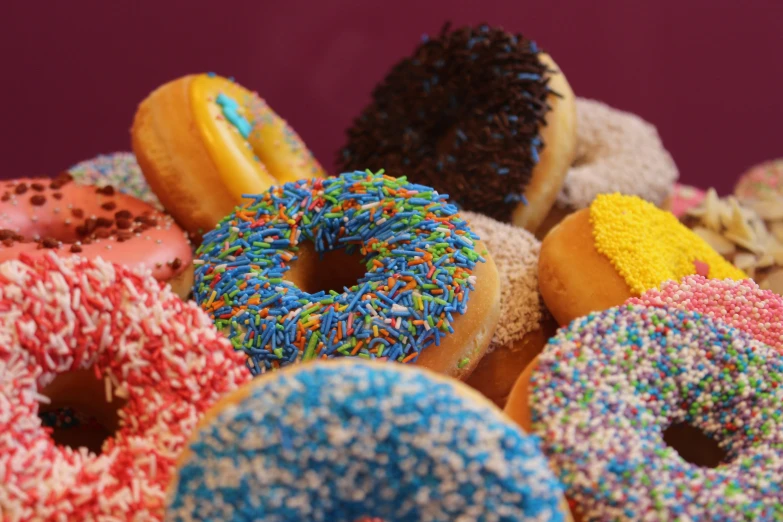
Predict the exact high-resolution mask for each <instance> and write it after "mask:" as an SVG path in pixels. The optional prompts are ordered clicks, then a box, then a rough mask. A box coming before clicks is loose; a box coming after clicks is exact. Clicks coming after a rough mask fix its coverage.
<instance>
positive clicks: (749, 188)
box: [734, 159, 783, 199]
mask: <svg viewBox="0 0 783 522" xmlns="http://www.w3.org/2000/svg"><path fill="white" fill-rule="evenodd" d="M782 182H783V159H777V160H772V161H765V162H764V163H761V164H759V165H755V166H753V167H751V168H750V169H748V170H747V171H746V172H745V173H744V174H742V176H740V178H739V180H738V181H737V185H736V186H735V187H734V194H736V195H737V197H738V198H740V199H765V198H769V197H773V198H774V197H775V196H780V195H783V183H782Z"/></svg>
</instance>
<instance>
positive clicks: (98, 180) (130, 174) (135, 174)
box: [68, 152, 163, 210]
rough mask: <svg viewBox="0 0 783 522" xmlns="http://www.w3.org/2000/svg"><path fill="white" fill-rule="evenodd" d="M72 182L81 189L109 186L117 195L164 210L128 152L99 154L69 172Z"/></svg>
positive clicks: (134, 159)
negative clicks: (120, 193)
mask: <svg viewBox="0 0 783 522" xmlns="http://www.w3.org/2000/svg"><path fill="white" fill-rule="evenodd" d="M68 173H69V174H70V175H71V177H73V180H74V181H75V182H76V183H78V184H80V185H93V186H96V187H100V188H103V187H106V186H108V185H111V186H112V187H114V188H115V189H117V190H118V191H119V192H122V193H123V194H128V195H130V196H133V197H134V198H137V199H140V200H142V201H144V202H145V203H148V204H150V205H152V206H153V207H155V208H157V209H158V210H163V206H162V205H161V204H160V201H158V197H157V196H156V195H155V193H154V192H152V189H151V188H150V186H149V185H148V184H147V180H146V179H144V174H142V173H141V168H140V167H139V164H138V163H137V162H136V156H134V155H133V153H131V152H114V153H112V154H101V155H99V156H96V157H94V158H92V159H89V160H85V161H82V162H80V163H77V164H76V165H74V166H73V167H71V168H69V169H68Z"/></svg>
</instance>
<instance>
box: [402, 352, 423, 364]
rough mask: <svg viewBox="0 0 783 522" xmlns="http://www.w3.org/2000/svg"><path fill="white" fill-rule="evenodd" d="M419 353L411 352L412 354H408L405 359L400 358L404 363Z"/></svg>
mask: <svg viewBox="0 0 783 522" xmlns="http://www.w3.org/2000/svg"><path fill="white" fill-rule="evenodd" d="M418 355H419V353H418V352H413V353H412V354H409V355H408V356H407V357H406V358H405V359H403V360H402V362H404V363H406V362H409V361H411V360H413V359H415V358H416V357H417V356H418Z"/></svg>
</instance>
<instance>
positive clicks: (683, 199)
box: [670, 183, 707, 218]
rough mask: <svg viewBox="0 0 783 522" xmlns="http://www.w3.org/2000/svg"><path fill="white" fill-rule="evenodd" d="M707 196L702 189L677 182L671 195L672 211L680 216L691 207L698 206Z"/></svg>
mask: <svg viewBox="0 0 783 522" xmlns="http://www.w3.org/2000/svg"><path fill="white" fill-rule="evenodd" d="M706 196H707V193H706V192H704V191H703V190H701V189H698V188H696V187H691V186H690V185H681V184H679V183H676V184H675V185H674V191H672V195H671V204H670V205H671V209H670V212H671V213H672V214H674V215H675V216H677V217H678V218H680V217H682V216H684V215H685V213H686V212H688V211H689V210H690V209H692V208H695V207H698V206H699V205H700V204H701V202H702V201H704V198H705V197H706Z"/></svg>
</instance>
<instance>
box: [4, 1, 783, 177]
mask: <svg viewBox="0 0 783 522" xmlns="http://www.w3.org/2000/svg"><path fill="white" fill-rule="evenodd" d="M6 3H7V4H9V5H5V6H4V7H3V9H2V10H0V48H2V58H3V66H4V69H3V77H4V80H3V81H2V82H0V97H1V98H2V100H3V111H2V114H3V117H2V118H0V136H2V137H3V143H4V145H5V146H4V148H3V150H4V154H5V168H4V169H2V171H0V178H12V177H17V176H29V175H38V174H52V173H55V172H57V171H58V170H60V169H63V168H65V167H67V166H69V165H70V164H72V163H74V162H76V161H78V160H81V159H84V158H87V157H90V156H92V155H95V154H97V153H100V152H108V151H112V150H127V149H129V147H130V145H129V138H128V128H129V126H130V123H131V120H132V117H133V113H134V110H135V107H136V105H137V103H138V102H139V101H140V100H141V99H142V98H143V97H144V96H145V95H146V94H147V93H148V92H149V91H150V90H152V89H153V88H155V87H156V86H157V85H158V84H161V83H163V82H165V81H167V80H170V79H173V78H174V77H177V76H179V75H183V74H186V73H190V72H198V71H208V70H213V71H215V72H218V73H221V74H224V75H227V76H228V75H233V76H235V77H236V78H237V79H238V80H239V81H240V82H241V83H243V84H245V85H247V86H249V87H252V88H253V89H256V90H258V91H259V92H260V93H261V94H262V96H264V97H265V98H267V100H268V101H269V102H270V104H271V105H272V106H273V107H274V108H275V109H276V110H277V112H279V113H280V114H282V115H283V116H284V117H285V118H286V119H288V120H289V122H290V123H291V124H292V125H293V126H294V127H295V128H296V129H297V130H298V131H299V133H300V134H301V135H302V136H303V137H304V138H305V140H306V141H307V142H308V143H309V144H310V146H311V148H312V149H313V150H314V152H315V154H316V155H317V156H318V157H319V158H320V159H321V161H322V162H323V163H324V165H325V166H326V167H327V168H331V167H332V163H333V158H334V156H335V153H336V150H337V149H338V148H339V147H340V146H341V145H342V143H343V135H344V134H343V132H344V129H345V128H346V126H347V125H348V124H349V123H350V121H351V120H352V118H353V117H354V116H355V115H356V114H357V113H358V111H359V110H360V108H361V107H362V106H363V105H364V104H365V103H366V102H367V101H368V99H369V93H370V90H371V88H372V87H373V85H374V84H375V83H376V82H377V81H378V80H379V79H380V78H382V77H383V75H384V73H385V71H386V70H387V69H388V67H389V66H390V65H391V64H392V63H394V62H395V61H396V60H397V59H399V57H401V56H402V55H405V54H407V53H409V52H410V51H411V50H412V48H413V47H414V46H415V45H416V43H417V42H418V41H419V38H420V36H421V35H422V34H423V33H425V32H430V33H433V32H436V31H437V30H438V29H439V28H440V26H441V24H442V23H443V22H444V21H445V20H446V19H451V20H452V21H454V22H455V23H456V24H458V25H459V24H466V23H478V22H482V21H487V22H489V23H491V24H499V25H503V26H504V27H505V28H507V29H509V30H513V31H522V32H524V33H525V34H526V35H527V36H528V37H531V38H533V39H535V40H536V41H537V42H538V43H539V44H540V45H541V46H542V47H543V48H544V49H546V50H548V51H549V52H551V54H552V55H553V56H554V57H555V59H556V60H557V61H558V62H559V63H560V65H561V66H562V68H563V70H564V71H565V72H566V74H567V76H568V78H569V79H570V81H571V83H572V85H573V87H574V90H575V91H576V92H577V94H580V95H582V96H588V97H593V98H599V99H602V100H604V101H606V102H608V103H610V104H612V105H614V106H616V107H619V108H623V109H627V110H631V111H634V112H636V113H638V114H640V115H641V116H643V117H645V118H646V119H648V120H650V121H652V122H654V123H655V124H656V125H657V126H658V128H659V130H660V132H661V134H662V136H663V139H664V142H665V143H666V145H667V146H668V148H669V149H670V150H671V152H672V154H673V155H674V158H675V160H676V161H677V163H678V165H679V166H680V169H681V172H682V177H683V179H684V180H685V181H687V182H690V183H694V184H699V185H702V186H707V185H715V186H718V187H719V188H720V189H722V190H724V191H726V190H729V189H730V187H731V186H732V184H733V181H734V178H735V177H736V175H737V174H738V173H740V172H741V171H742V170H743V169H744V168H745V167H747V166H750V165H751V164H753V163H755V162H758V161H761V160H764V159H768V158H772V157H776V156H778V155H781V156H783V147H781V143H780V133H779V130H778V127H777V125H778V124H779V121H781V116H783V97H781V95H780V91H781V84H782V82H781V79H783V69H781V68H780V67H778V66H777V63H778V58H779V56H780V55H781V53H783V31H782V30H781V19H783V3H781V2H777V1H775V0H771V1H769V2H764V1H759V0H757V1H753V2H739V1H736V0H690V1H689V2H682V0H659V1H657V2H645V3H643V5H641V4H642V3H641V2H633V3H630V2H626V1H625V0H597V1H595V2H582V1H580V0H572V1H551V0H550V1H546V2H542V1H539V2H511V1H505V2H499V1H497V2H488V1H485V2H482V5H481V6H479V5H478V4H479V3H478V2H469V3H468V2H464V3H462V2H457V1H456V0H437V1H425V0H415V1H414V0H398V1H397V2H394V3H392V2H379V1H372V0H365V1H363V2H352V1H348V0H331V1H316V0H314V1H308V2H293V1H292V2H263V1H257V0H255V1H247V2H231V3H228V2H226V3H223V5H224V7H220V5H221V4H220V3H219V2H214V1H206V0H189V1H178V2H175V1H156V2H153V1H151V0H149V1H143V2H141V1H131V0H125V1H120V0H116V1H106V0H81V1H73V2H49V1H41V0H29V1H24V2H23V1H21V0H20V1H14V2H6Z"/></svg>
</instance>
